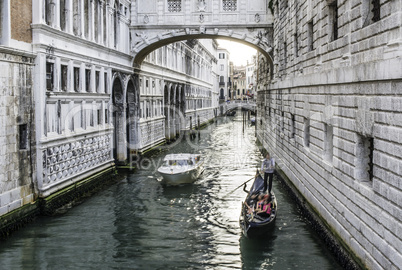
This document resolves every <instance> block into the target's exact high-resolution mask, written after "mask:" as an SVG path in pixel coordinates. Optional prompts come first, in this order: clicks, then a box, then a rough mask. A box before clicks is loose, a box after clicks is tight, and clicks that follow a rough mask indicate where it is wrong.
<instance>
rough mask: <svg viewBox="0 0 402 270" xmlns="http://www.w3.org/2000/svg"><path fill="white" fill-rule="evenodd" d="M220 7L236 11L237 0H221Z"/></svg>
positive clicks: (224, 9)
mask: <svg viewBox="0 0 402 270" xmlns="http://www.w3.org/2000/svg"><path fill="white" fill-rule="evenodd" d="M222 8H223V11H236V10H237V0H223V1H222Z"/></svg>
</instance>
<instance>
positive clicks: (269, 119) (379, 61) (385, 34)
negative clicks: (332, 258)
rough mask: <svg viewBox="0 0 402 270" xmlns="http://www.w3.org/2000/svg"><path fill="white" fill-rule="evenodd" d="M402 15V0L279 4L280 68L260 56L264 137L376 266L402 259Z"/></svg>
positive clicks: (303, 189) (337, 228)
mask: <svg viewBox="0 0 402 270" xmlns="http://www.w3.org/2000/svg"><path fill="white" fill-rule="evenodd" d="M401 15H402V5H401V2H400V1H350V0H343V1H339V0H338V1H333V2H331V1H304V2H303V1H278V2H277V4H276V5H275V16H276V18H277V19H276V20H275V23H274V25H275V31H274V36H275V46H274V50H273V59H274V67H273V69H274V72H272V69H271V68H270V67H269V66H268V65H267V62H263V61H265V60H264V59H263V58H262V57H260V59H259V60H260V62H259V67H260V77H259V80H258V89H259V91H258V116H257V117H258V118H257V134H258V138H259V140H260V141H261V142H262V143H263V146H264V148H265V149H267V150H268V151H269V152H271V155H273V156H274V157H275V158H276V160H277V163H278V167H279V168H280V169H281V170H282V171H283V172H284V173H285V174H286V175H287V176H288V178H289V179H290V180H291V181H292V182H293V184H294V185H295V187H296V188H297V189H298V190H299V191H300V193H301V194H302V195H303V196H304V197H305V198H306V200H307V201H308V202H309V204H311V205H312V207H313V208H314V209H316V211H317V212H318V213H319V215H320V216H321V217H322V219H323V220H324V221H325V222H326V223H327V224H328V225H329V226H330V227H331V228H332V230H333V231H334V232H335V233H336V234H337V236H338V237H339V238H340V239H342V241H343V242H344V243H345V244H346V245H347V246H348V247H349V248H350V250H351V251H352V252H353V253H354V254H355V255H356V256H357V258H358V259H359V260H361V263H362V265H364V266H365V267H367V268H369V269H400V267H401V265H402V252H401V251H402V237H401V232H402V227H401V226H402V225H401V224H402V200H401V198H402V186H401V184H402V181H401V179H402V167H401V164H402V151H401V149H402V136H401V134H402V122H401V119H402V117H401V115H402V97H401V93H402V90H401V89H402V80H401V79H402V68H401V67H402V60H401V59H402V58H401V56H402V32H401V31H402V30H401V29H402V21H401V18H402V16H401ZM266 79H268V80H271V82H270V84H268V85H265V83H264V80H266Z"/></svg>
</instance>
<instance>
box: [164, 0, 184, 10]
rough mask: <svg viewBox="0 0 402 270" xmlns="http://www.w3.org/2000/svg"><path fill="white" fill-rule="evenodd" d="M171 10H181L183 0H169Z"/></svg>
mask: <svg viewBox="0 0 402 270" xmlns="http://www.w3.org/2000/svg"><path fill="white" fill-rule="evenodd" d="M167 3H168V11H169V12H181V0H168V1H167Z"/></svg>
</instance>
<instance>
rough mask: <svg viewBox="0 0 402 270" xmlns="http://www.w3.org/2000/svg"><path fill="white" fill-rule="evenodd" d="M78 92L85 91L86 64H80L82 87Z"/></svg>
mask: <svg viewBox="0 0 402 270" xmlns="http://www.w3.org/2000/svg"><path fill="white" fill-rule="evenodd" d="M78 92H85V64H84V63H82V64H81V66H80V87H79V91H78Z"/></svg>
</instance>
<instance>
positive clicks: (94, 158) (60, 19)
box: [32, 0, 134, 197]
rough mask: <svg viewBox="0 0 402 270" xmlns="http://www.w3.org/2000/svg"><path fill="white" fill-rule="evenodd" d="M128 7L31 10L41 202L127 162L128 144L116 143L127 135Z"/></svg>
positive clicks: (46, 5)
mask: <svg viewBox="0 0 402 270" xmlns="http://www.w3.org/2000/svg"><path fill="white" fill-rule="evenodd" d="M129 7H130V2H129V1H86V0H62V1H54V0H46V1H35V2H34V4H33V13H32V14H33V19H32V22H33V23H32V29H33V30H32V33H33V41H32V46H33V50H34V52H35V53H36V60H35V68H34V86H33V89H34V97H35V100H36V107H35V119H36V122H35V126H36V142H37V160H36V161H37V164H38V170H37V171H38V174H37V182H38V189H39V194H40V196H44V197H45V196H48V195H50V194H52V193H53V192H55V191H56V190H59V189H61V188H63V187H65V186H68V185H71V184H72V183H74V182H76V181H78V180H80V179H83V178H85V177H88V176H89V175H91V174H94V173H96V172H97V171H101V170H104V169H105V168H108V167H110V166H112V165H113V161H114V156H115V157H117V160H118V161H120V160H124V159H125V158H126V157H127V151H126V145H127V142H126V140H119V139H120V138H121V137H126V136H124V134H122V133H125V132H126V130H127V129H126V128H125V123H126V120H123V119H126V117H125V116H126V115H125V114H126V110H124V109H123V108H122V106H123V103H124V106H126V107H127V106H128V105H127V102H126V99H128V98H126V96H128V95H129V94H128V93H127V92H129V91H132V92H133V88H134V86H133V85H134V82H133V78H132V76H131V75H132V74H133V69H132V56H131V55H130V50H129V47H130V46H129V35H128V33H129V19H130V8H129ZM120 105H122V106H120ZM127 124H128V125H132V123H131V122H130V123H127ZM115 130H117V131H115ZM128 130H131V129H128ZM116 137H117V138H119V139H116V140H114V138H116ZM113 149H115V150H114V152H113Z"/></svg>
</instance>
